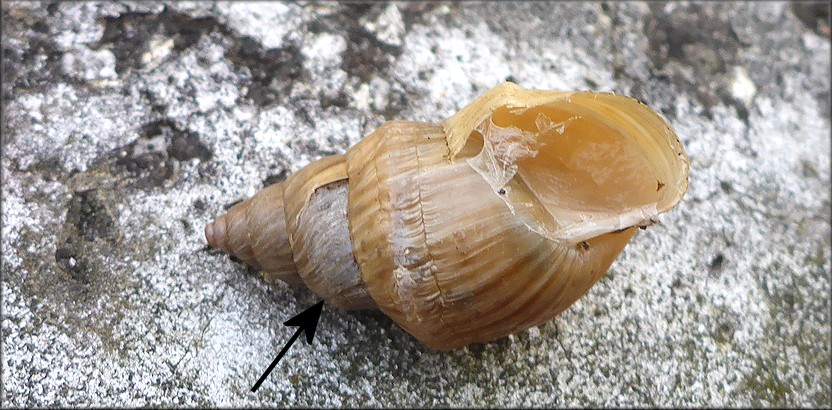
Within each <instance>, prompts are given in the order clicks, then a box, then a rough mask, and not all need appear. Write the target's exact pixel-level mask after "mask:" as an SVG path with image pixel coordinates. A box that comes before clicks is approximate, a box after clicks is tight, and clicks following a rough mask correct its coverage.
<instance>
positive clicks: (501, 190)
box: [497, 188, 506, 195]
mask: <svg viewBox="0 0 832 410" xmlns="http://www.w3.org/2000/svg"><path fill="white" fill-rule="evenodd" d="M497 193H498V194H500V195H505V194H506V190H505V189H504V188H500V189H498V190H497Z"/></svg>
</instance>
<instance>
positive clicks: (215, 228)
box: [205, 215, 226, 250]
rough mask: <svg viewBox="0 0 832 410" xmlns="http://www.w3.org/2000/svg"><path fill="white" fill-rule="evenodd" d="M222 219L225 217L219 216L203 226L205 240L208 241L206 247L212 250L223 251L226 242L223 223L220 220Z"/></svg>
mask: <svg viewBox="0 0 832 410" xmlns="http://www.w3.org/2000/svg"><path fill="white" fill-rule="evenodd" d="M224 218H225V215H221V216H220V217H219V218H217V219H215V220H213V221H211V222H209V223H208V225H205V240H206V241H208V246H210V247H212V248H217V249H222V250H225V249H224V247H223V244H224V243H225V242H226V232H225V223H224V222H225V221H222V220H221V219H224Z"/></svg>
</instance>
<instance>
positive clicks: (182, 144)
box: [168, 131, 212, 161]
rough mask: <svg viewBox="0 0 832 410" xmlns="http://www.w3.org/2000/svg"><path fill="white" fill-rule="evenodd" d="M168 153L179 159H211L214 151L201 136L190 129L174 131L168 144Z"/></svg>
mask: <svg viewBox="0 0 832 410" xmlns="http://www.w3.org/2000/svg"><path fill="white" fill-rule="evenodd" d="M168 155H169V156H170V157H172V158H174V159H177V160H179V161H187V160H189V159H194V158H199V159H201V160H203V161H207V160H209V159H211V156H212V152H211V150H210V149H208V147H206V146H205V145H204V144H202V142H200V140H199V137H197V135H196V134H194V133H193V132H190V131H180V132H174V133H173V136H172V138H171V143H170V145H169V146H168Z"/></svg>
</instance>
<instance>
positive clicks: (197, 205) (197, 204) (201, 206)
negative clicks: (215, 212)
mask: <svg viewBox="0 0 832 410" xmlns="http://www.w3.org/2000/svg"><path fill="white" fill-rule="evenodd" d="M194 209H196V210H197V211H200V212H202V211H204V210H206V209H208V204H206V203H205V201H203V200H201V199H197V200H196V201H194Z"/></svg>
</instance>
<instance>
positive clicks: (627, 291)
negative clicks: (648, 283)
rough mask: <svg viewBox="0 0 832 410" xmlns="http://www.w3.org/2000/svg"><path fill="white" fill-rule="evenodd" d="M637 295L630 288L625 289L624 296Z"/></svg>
mask: <svg viewBox="0 0 832 410" xmlns="http://www.w3.org/2000/svg"><path fill="white" fill-rule="evenodd" d="M635 293H636V292H635V291H634V290H633V288H632V287H630V286H627V287H626V288H624V296H626V297H630V296H633V295H634V294H635Z"/></svg>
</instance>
